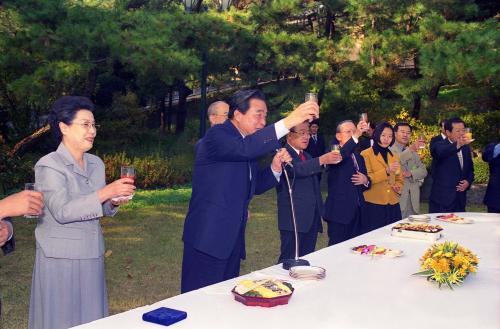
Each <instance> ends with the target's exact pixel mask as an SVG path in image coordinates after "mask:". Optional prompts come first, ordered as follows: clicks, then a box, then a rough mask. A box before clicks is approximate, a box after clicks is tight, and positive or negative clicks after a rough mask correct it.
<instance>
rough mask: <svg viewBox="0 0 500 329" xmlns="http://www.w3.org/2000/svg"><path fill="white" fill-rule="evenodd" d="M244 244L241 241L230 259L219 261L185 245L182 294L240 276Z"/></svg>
mask: <svg viewBox="0 0 500 329" xmlns="http://www.w3.org/2000/svg"><path fill="white" fill-rule="evenodd" d="M243 244H244V242H243V241H241V239H239V240H238V241H236V245H235V247H234V249H233V252H232V253H231V255H230V256H229V258H228V259H218V258H216V257H213V256H210V255H208V254H206V253H204V252H201V251H199V250H197V249H195V248H193V246H191V245H190V244H188V243H184V254H183V256H182V278H181V293H185V292H188V291H191V290H196V289H200V288H203V287H206V286H209V285H211V284H215V283H219V282H222V281H225V280H229V279H232V278H235V277H237V276H239V275H240V262H241V256H242V254H243V250H242V246H243Z"/></svg>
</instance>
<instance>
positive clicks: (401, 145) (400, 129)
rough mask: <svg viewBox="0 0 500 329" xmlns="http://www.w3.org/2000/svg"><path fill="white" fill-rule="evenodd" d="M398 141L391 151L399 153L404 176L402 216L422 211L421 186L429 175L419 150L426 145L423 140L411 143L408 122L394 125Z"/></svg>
mask: <svg viewBox="0 0 500 329" xmlns="http://www.w3.org/2000/svg"><path fill="white" fill-rule="evenodd" d="M394 131H395V137H396V142H395V143H394V145H393V146H391V147H390V149H391V151H392V152H394V153H397V154H399V158H400V163H401V171H402V175H403V178H404V184H403V188H402V189H401V197H400V199H399V205H400V207H401V216H402V218H407V217H408V216H410V215H415V214H418V213H419V212H420V186H421V185H422V183H423V182H424V178H425V177H426V176H427V169H426V168H425V165H424V164H423V163H422V160H420V156H419V155H418V153H417V151H418V149H419V148H420V147H422V146H424V145H423V143H422V142H419V141H416V142H415V143H413V144H411V145H408V144H409V143H410V137H411V131H412V128H411V126H410V125H409V124H408V123H406V122H401V123H398V124H396V125H395V126H394Z"/></svg>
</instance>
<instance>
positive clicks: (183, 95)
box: [175, 81, 193, 134]
mask: <svg viewBox="0 0 500 329" xmlns="http://www.w3.org/2000/svg"><path fill="white" fill-rule="evenodd" d="M177 90H178V91H179V102H178V103H177V120H176V127H175V133H176V134H180V133H182V132H183V131H184V128H185V127H186V116H187V109H186V103H187V97H188V96H189V95H190V94H191V93H192V92H193V91H192V90H191V89H189V88H188V87H187V86H186V84H185V83H184V81H180V82H178V84H177Z"/></svg>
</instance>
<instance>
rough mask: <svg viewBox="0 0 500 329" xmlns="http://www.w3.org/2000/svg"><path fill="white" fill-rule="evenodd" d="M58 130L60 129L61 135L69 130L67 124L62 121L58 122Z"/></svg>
mask: <svg viewBox="0 0 500 329" xmlns="http://www.w3.org/2000/svg"><path fill="white" fill-rule="evenodd" d="M59 130H61V134H62V135H66V134H67V133H68V130H69V126H68V125H67V124H65V123H64V122H59Z"/></svg>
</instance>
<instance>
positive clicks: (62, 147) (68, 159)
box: [56, 142, 95, 176]
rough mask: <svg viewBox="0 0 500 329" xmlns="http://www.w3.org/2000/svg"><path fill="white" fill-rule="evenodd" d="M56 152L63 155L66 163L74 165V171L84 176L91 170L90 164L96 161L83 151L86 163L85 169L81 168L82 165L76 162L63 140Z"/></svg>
mask: <svg viewBox="0 0 500 329" xmlns="http://www.w3.org/2000/svg"><path fill="white" fill-rule="evenodd" d="M56 153H57V154H59V155H60V156H61V158H62V160H63V162H64V165H66V166H69V165H72V166H73V171H74V172H76V173H78V174H80V175H83V176H87V173H88V172H90V165H91V164H94V163H95V161H94V160H93V159H92V157H90V156H89V155H88V154H87V153H83V163H84V165H85V169H82V168H80V166H79V165H78V164H77V163H76V161H75V158H73V156H72V155H71V153H70V152H69V150H68V149H67V148H66V146H65V145H64V143H63V142H61V143H60V144H59V146H58V147H57V150H56Z"/></svg>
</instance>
